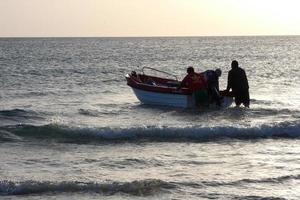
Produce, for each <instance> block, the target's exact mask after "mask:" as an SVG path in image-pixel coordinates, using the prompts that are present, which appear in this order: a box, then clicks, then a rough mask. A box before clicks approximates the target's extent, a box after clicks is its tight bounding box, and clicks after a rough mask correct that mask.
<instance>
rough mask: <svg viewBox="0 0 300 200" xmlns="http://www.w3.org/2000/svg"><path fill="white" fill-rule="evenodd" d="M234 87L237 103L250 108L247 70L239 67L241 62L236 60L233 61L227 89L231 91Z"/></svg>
mask: <svg viewBox="0 0 300 200" xmlns="http://www.w3.org/2000/svg"><path fill="white" fill-rule="evenodd" d="M230 89H232V92H233V95H234V99H235V104H236V106H240V105H241V104H243V105H244V106H245V107H248V108H249V105H250V97H249V84H248V79H247V76H246V72H245V70H243V69H242V68H240V67H239V63H238V62H237V61H236V60H234V61H232V63H231V70H230V71H229V73H228V82H227V89H226V91H227V92H229V91H230Z"/></svg>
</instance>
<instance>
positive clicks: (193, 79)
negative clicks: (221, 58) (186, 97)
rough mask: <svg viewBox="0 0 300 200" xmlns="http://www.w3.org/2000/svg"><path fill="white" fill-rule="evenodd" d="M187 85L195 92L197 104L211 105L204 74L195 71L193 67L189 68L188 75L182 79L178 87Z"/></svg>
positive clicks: (186, 86)
mask: <svg viewBox="0 0 300 200" xmlns="http://www.w3.org/2000/svg"><path fill="white" fill-rule="evenodd" d="M182 87H185V88H188V89H190V90H191V91H192V92H193V98H194V100H195V103H196V106H205V107H207V106H209V100H208V94H207V90H206V87H207V85H206V82H205V80H204V77H203V75H202V74H198V73H196V72H195V70H194V68H193V67H188V68H187V75H186V76H185V77H184V79H183V80H182V82H181V84H180V86H179V87H178V89H180V88H182Z"/></svg>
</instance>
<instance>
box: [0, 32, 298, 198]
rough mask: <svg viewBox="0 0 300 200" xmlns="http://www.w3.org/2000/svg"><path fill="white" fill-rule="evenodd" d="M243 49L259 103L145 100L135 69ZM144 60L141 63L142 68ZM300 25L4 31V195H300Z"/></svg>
mask: <svg viewBox="0 0 300 200" xmlns="http://www.w3.org/2000/svg"><path fill="white" fill-rule="evenodd" d="M233 59H236V60H238V61H239V63H240V66H241V67H242V68H244V69H245V70H246V73H247V75H248V80H249V84H250V96H251V106H250V109H246V108H243V107H241V108H236V107H234V105H232V106H231V107H229V108H224V109H207V110H204V111H203V110H193V109H180V108H172V107H159V106H149V105H142V104H141V103H140V102H139V101H138V100H137V99H136V97H135V96H134V94H133V92H132V90H131V88H129V87H128V86H127V85H126V80H125V74H126V73H130V72H131V71H132V70H137V71H139V70H141V68H142V67H154V68H156V69H160V70H164V71H168V72H171V73H173V74H175V75H177V76H178V78H179V79H181V78H183V77H184V75H185V73H186V67H188V66H193V67H194V68H195V69H196V71H198V72H200V71H204V70H207V69H216V68H221V69H222V71H223V74H222V77H221V79H220V85H221V89H225V88H226V81H227V74H228V71H229V70H230V63H231V61H232V60H233ZM138 66H139V67H138ZM299 88H300V36H280V37H279V36H278V37H190V38H185V37H178V38H26V39H25V38H23V39H22V38H20V39H17V38H7V39H4V38H3V39H0V199H5V200H8V199H22V200H29V199H30V200H31V199H34V200H36V199H109V200H111V199H174V200H175V199H226V200H227V199H234V200H239V199H240V200H245V199H246V200H256V199H261V200H266V199H268V200H269V199H270V200H285V199H291V200H296V199H300V140H299V139H300V89H299Z"/></svg>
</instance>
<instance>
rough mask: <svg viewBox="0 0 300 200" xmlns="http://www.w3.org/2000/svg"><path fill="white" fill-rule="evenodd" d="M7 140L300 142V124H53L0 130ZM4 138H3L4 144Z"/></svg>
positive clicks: (76, 141) (10, 127)
mask: <svg viewBox="0 0 300 200" xmlns="http://www.w3.org/2000/svg"><path fill="white" fill-rule="evenodd" d="M3 133H5V134H6V139H7V137H10V135H11V136H14V137H18V138H19V137H21V138H23V139H25V140H28V139H31V138H32V139H44V140H57V141H59V142H71V143H95V142H108V141H116V142H118V141H131V142H134V141H158V142H181V141H195V142H201V141H204V142H205V141H211V140H220V139H228V138H229V139H241V140H243V139H244V140H249V139H262V138H299V137H300V123H299V122H284V123H277V124H273V125H262V126H258V127H249V128H248V127H156V126H145V127H129V128H112V127H102V128H79V127H69V126H63V125H56V124H49V125H43V126H33V125H17V126H6V127H1V128H0V134H1V135H2V134H3ZM2 138H3V137H0V141H1V140H2Z"/></svg>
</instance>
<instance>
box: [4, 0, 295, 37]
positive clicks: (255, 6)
mask: <svg viewBox="0 0 300 200" xmlns="http://www.w3.org/2000/svg"><path fill="white" fill-rule="evenodd" d="M223 35H229V36H231V35H300V0H0V37H102V36H104V37H118V36H223Z"/></svg>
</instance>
